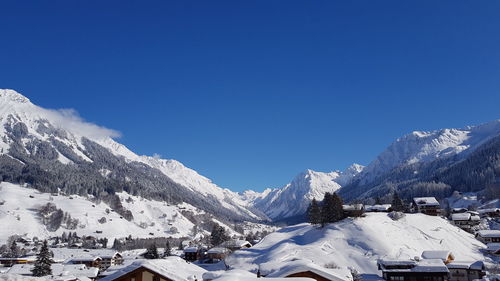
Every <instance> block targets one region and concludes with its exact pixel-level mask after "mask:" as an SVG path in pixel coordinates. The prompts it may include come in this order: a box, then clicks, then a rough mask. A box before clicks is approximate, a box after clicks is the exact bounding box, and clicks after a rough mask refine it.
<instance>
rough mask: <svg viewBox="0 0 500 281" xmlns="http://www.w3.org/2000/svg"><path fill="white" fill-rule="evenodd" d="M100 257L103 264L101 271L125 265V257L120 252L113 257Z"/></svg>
mask: <svg viewBox="0 0 500 281" xmlns="http://www.w3.org/2000/svg"><path fill="white" fill-rule="evenodd" d="M99 257H100V258H101V263H100V265H99V268H100V269H101V270H106V269H107V268H108V267H110V266H113V265H120V264H123V256H122V255H121V254H120V253H118V252H116V253H114V254H111V255H100V256H99Z"/></svg>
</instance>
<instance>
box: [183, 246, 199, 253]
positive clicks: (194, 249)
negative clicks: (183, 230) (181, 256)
mask: <svg viewBox="0 0 500 281" xmlns="http://www.w3.org/2000/svg"><path fill="white" fill-rule="evenodd" d="M197 252H198V247H188V248H185V249H184V253H197Z"/></svg>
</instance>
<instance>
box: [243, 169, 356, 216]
mask: <svg viewBox="0 0 500 281" xmlns="http://www.w3.org/2000/svg"><path fill="white" fill-rule="evenodd" d="M362 170H363V166H361V165H358V164H353V165H352V166H350V167H349V168H347V169H346V171H344V172H339V171H334V172H330V173H322V172H316V171H313V170H306V171H304V172H302V173H300V174H298V175H297V176H296V177H295V178H294V179H293V180H292V181H291V182H290V183H289V184H287V185H285V186H283V187H281V188H276V189H273V190H270V189H267V190H266V191H264V192H263V193H262V194H253V193H252V194H250V195H249V194H247V197H248V198H251V200H253V201H252V204H253V205H255V207H256V208H257V209H259V210H262V211H263V212H264V213H265V214H266V215H267V216H269V217H270V218H271V219H273V220H281V219H285V218H289V217H293V216H297V215H302V214H304V212H305V211H306V210H307V207H308V206H309V203H310V202H311V200H312V199H316V200H323V197H324V195H325V193H326V192H335V191H337V190H338V189H340V188H341V186H342V185H343V184H347V183H349V182H350V181H351V179H352V178H353V177H354V176H356V175H357V174H358V173H359V172H361V171H362Z"/></svg>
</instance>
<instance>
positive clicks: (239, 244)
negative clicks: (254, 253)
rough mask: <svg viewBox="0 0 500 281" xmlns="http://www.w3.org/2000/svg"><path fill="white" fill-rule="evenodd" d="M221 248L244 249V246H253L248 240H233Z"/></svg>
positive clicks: (226, 242)
mask: <svg viewBox="0 0 500 281" xmlns="http://www.w3.org/2000/svg"><path fill="white" fill-rule="evenodd" d="M220 246H221V247H225V248H233V247H244V246H250V247H251V246H252V244H251V243H250V242H248V241H246V240H240V239H232V240H228V241H225V242H224V243H222V244H221V245H220Z"/></svg>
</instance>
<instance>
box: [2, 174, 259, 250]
mask: <svg viewBox="0 0 500 281" xmlns="http://www.w3.org/2000/svg"><path fill="white" fill-rule="evenodd" d="M0 194H1V198H0V222H2V224H3V225H8V227H2V228H0V244H4V243H5V241H6V240H7V238H8V237H9V236H11V235H13V234H18V235H26V236H27V237H28V238H32V237H34V236H36V237H38V238H40V239H43V238H48V237H51V236H56V235H59V236H60V235H61V234H62V233H63V232H66V233H67V232H69V231H71V232H77V233H78V235H92V236H95V237H98V238H104V237H106V238H108V239H109V240H110V243H109V245H112V243H113V241H112V240H113V239H114V238H122V237H126V236H128V235H129V234H130V235H132V236H133V237H141V238H152V237H170V236H171V237H174V238H180V237H193V234H194V233H193V226H194V224H193V222H192V221H191V220H190V218H191V217H192V216H196V215H201V216H202V215H203V214H205V212H204V211H202V210H200V209H198V208H195V207H193V206H191V205H189V204H186V203H184V204H180V205H169V204H167V203H165V202H161V201H156V200H149V199H145V198H142V197H138V196H133V195H129V194H127V193H124V192H122V193H119V194H118V196H119V197H120V198H121V199H122V202H123V205H124V207H125V208H127V209H128V210H130V211H131V213H132V215H133V217H134V219H133V220H132V221H128V220H126V219H124V218H123V217H122V216H121V215H120V214H118V213H117V212H115V211H114V210H113V208H111V207H110V206H109V205H108V204H106V203H104V202H99V203H97V202H92V201H90V200H89V199H88V198H87V197H83V196H78V195H71V196H65V195H56V194H50V193H42V192H39V191H37V190H35V189H32V188H26V187H22V186H19V185H16V184H11V183H6V182H3V183H0ZM47 203H51V204H54V205H55V206H56V207H57V208H58V209H61V210H62V211H63V212H65V213H67V214H69V215H70V216H71V218H72V219H73V220H74V219H76V220H78V223H77V224H76V225H75V227H74V228H73V227H67V226H66V225H65V223H64V222H63V223H62V224H61V226H60V227H58V228H57V229H56V230H49V229H48V227H47V225H44V224H43V223H42V219H41V217H40V215H39V212H38V210H39V209H40V208H41V207H43V206H45V205H46V204H47ZM187 215H189V216H190V217H187ZM103 217H104V218H106V220H105V222H99V220H100V219H101V218H103ZM203 218H204V220H205V221H204V224H205V225H207V226H208V230H204V229H203V225H202V224H199V225H198V233H197V235H200V234H205V235H208V234H209V225H210V223H211V222H212V221H213V222H216V223H219V224H221V225H223V226H224V227H225V228H226V229H227V230H228V231H229V233H231V234H236V233H235V232H234V231H233V230H231V228H230V227H229V226H227V225H224V224H223V222H221V221H218V220H216V219H210V217H207V216H203ZM241 226H242V227H243V228H244V229H246V230H253V229H259V226H258V225H253V224H250V223H246V224H241ZM260 230H262V229H260ZM97 232H100V233H97Z"/></svg>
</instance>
